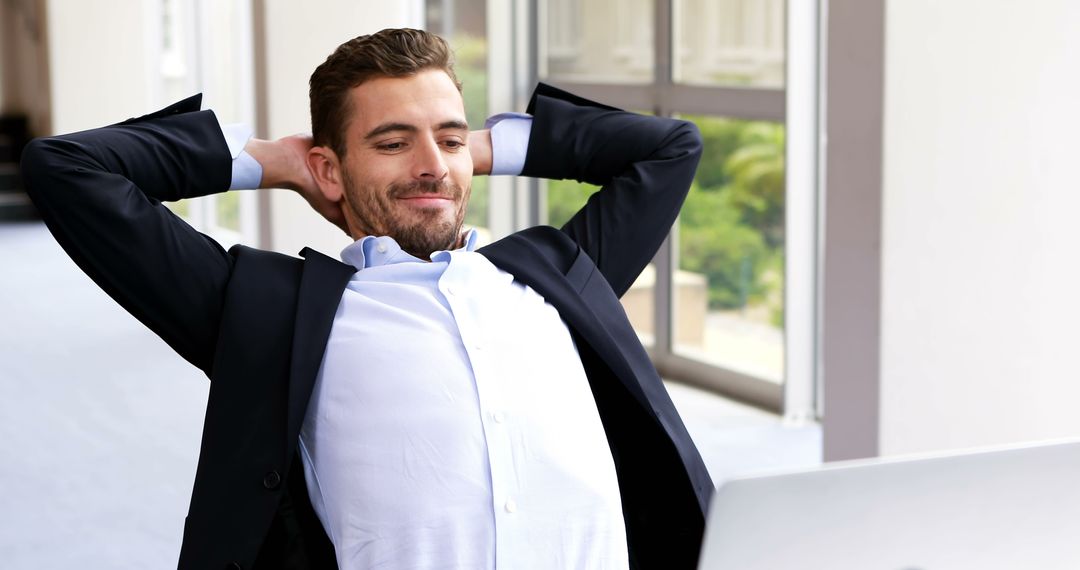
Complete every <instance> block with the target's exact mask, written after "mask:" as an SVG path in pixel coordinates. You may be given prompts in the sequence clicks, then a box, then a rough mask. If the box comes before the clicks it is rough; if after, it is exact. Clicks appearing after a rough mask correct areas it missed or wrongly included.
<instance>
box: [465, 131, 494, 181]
mask: <svg viewBox="0 0 1080 570" xmlns="http://www.w3.org/2000/svg"><path fill="white" fill-rule="evenodd" d="M469 154H471V155H472V161H473V175H475V176H487V175H488V174H491V131H490V130H488V129H484V130H480V131H469Z"/></svg>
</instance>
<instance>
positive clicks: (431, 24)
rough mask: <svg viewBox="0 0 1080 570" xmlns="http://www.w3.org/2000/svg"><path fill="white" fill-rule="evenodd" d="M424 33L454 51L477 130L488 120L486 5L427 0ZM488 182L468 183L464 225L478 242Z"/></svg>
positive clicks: (466, 0) (469, 117)
mask: <svg viewBox="0 0 1080 570" xmlns="http://www.w3.org/2000/svg"><path fill="white" fill-rule="evenodd" d="M426 9H427V23H428V30H430V31H432V32H434V33H436V34H439V35H440V36H442V37H443V38H444V39H446V40H447V41H448V42H449V43H450V48H451V49H452V50H453V51H454V72H455V73H457V77H458V80H459V81H461V96H462V98H464V99H465V115H466V120H468V122H469V128H471V129H474V130H475V129H479V128H482V127H483V125H484V121H485V120H486V119H487V117H488V114H489V112H488V101H487V93H488V89H487V85H488V83H487V79H488V77H487V65H488V57H487V54H488V46H487V39H486V38H487V1H486V0H456V1H454V2H445V1H440V0H428V2H427V6H426ZM487 220H488V178H487V177H486V176H477V177H475V178H473V181H472V197H471V198H470V199H469V206H468V209H467V210H466V211H465V224H466V225H468V226H472V227H475V228H477V230H478V231H480V234H481V242H487V241H488V239H487V237H488V234H487V230H486V227H487V225H488V222H487Z"/></svg>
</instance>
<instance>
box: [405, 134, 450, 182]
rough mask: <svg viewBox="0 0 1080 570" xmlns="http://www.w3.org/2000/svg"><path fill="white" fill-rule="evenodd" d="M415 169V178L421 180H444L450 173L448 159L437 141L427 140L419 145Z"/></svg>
mask: <svg viewBox="0 0 1080 570" xmlns="http://www.w3.org/2000/svg"><path fill="white" fill-rule="evenodd" d="M413 168H414V170H413V176H414V177H415V178H418V179H421V180H442V179H443V178H445V177H446V175H447V174H448V173H449V172H450V169H449V168H447V166H446V157H444V156H443V152H442V149H441V148H440V147H439V143H438V141H435V140H427V141H424V143H422V144H420V145H419V148H417V153H416V162H415V165H414V167H413Z"/></svg>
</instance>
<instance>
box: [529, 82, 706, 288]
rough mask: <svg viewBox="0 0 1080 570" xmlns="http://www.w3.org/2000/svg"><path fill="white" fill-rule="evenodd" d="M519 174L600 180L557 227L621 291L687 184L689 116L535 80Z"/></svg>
mask: <svg viewBox="0 0 1080 570" xmlns="http://www.w3.org/2000/svg"><path fill="white" fill-rule="evenodd" d="M528 110H529V113H531V114H532V115H533V116H534V120H533V126H532V133H531V135H530V137H529V149H528V152H527V154H526V157H525V166H524V170H523V171H522V174H523V175H524V176H534V177H539V178H549V179H565V178H568V179H573V180H577V181H579V182H587V183H590V184H595V185H599V186H601V189H600V190H599V191H598V192H596V193H595V194H593V195H592V196H590V197H589V200H588V202H587V203H586V205H585V206H584V207H583V208H582V209H581V210H580V211H578V212H577V213H576V214H575V215H574V216H573V217H571V218H570V221H568V222H567V223H566V225H564V226H563V227H562V231H564V232H566V234H568V235H569V236H570V237H571V238H572V239H573V240H574V241H576V242H577V243H578V245H580V246H581V247H582V248H583V249H584V250H585V252H586V253H587V254H588V255H589V257H591V258H592V260H593V261H594V262H595V263H596V266H597V268H599V269H600V271H601V273H602V274H603V275H604V277H605V278H606V279H607V281H608V283H609V284H610V285H611V288H612V289H613V290H614V291H615V294H616V295H618V296H620V297H621V296H622V295H623V293H625V292H626V290H627V289H629V288H630V285H631V284H633V282H634V280H635V279H636V278H637V276H638V275H639V274H640V273H641V270H642V269H644V268H645V266H646V265H647V264H648V263H649V260H651V259H652V257H653V255H654V254H655V253H656V251H657V249H659V247H660V244H661V243H662V242H663V241H664V238H665V237H666V236H667V233H668V231H669V230H670V229H671V225H672V224H673V223H674V222H675V218H676V216H677V215H678V213H679V209H680V208H681V207H682V203H683V200H685V199H686V193H687V192H688V191H689V189H690V183H691V182H692V181H693V178H694V172H695V170H696V169H697V163H698V160H699V159H700V158H701V147H702V142H701V135H700V134H699V133H698V130H697V127H696V126H695V125H694V124H693V123H690V122H687V121H681V120H677V119H670V118H664V117H652V116H644V115H638V114H634V113H628V112H625V111H620V110H618V109H614V108H612V107H607V106H604V105H600V104H598V103H595V102H592V101H589V100H587V99H583V98H581V97H577V96H575V95H572V94H570V93H567V92H565V91H561V90H559V89H556V88H554V87H551V86H548V85H544V84H541V85H540V86H538V87H537V90H536V92H535V93H534V94H533V98H532V101H531V102H530V104H529V109H528Z"/></svg>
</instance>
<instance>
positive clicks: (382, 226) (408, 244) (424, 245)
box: [342, 172, 466, 261]
mask: <svg viewBox="0 0 1080 570" xmlns="http://www.w3.org/2000/svg"><path fill="white" fill-rule="evenodd" d="M342 178H343V182H344V183H345V194H346V196H347V197H348V205H349V209H350V210H352V213H353V215H354V217H355V219H356V221H357V222H358V224H359V226H360V227H359V228H358V229H360V230H361V231H362V232H364V233H365V234H367V235H373V236H384V235H385V236H389V237H391V238H394V241H396V242H397V243H398V245H399V246H401V249H403V250H404V251H405V252H407V253H409V254H410V255H412V256H414V257H417V258H419V259H423V260H425V261H426V260H428V259H430V258H431V254H432V253H433V252H436V251H439V250H445V249H451V248H452V247H453V246H454V245H456V244H457V243H458V241H459V239H460V238H461V228H462V226H463V225H464V223H465V195H466V191H465V190H464V189H462V188H461V186H458V185H457V184H454V183H451V182H446V181H445V180H440V181H427V180H416V181H413V182H408V183H397V184H391V185H390V186H389V187H387V188H386V189H385V190H381V189H378V188H375V187H372V186H365V185H363V184H361V183H359V182H358V181H356V180H353V179H352V178H350V177H349V175H348V174H346V173H345V172H343V177H342ZM425 194H431V195H433V196H446V197H449V198H451V199H452V200H453V202H454V204H455V206H456V211H455V212H454V217H453V219H452V220H450V219H446V217H445V216H444V213H443V208H415V207H410V206H405V205H403V204H401V203H399V201H398V198H399V197H402V196H417V195H425Z"/></svg>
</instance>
